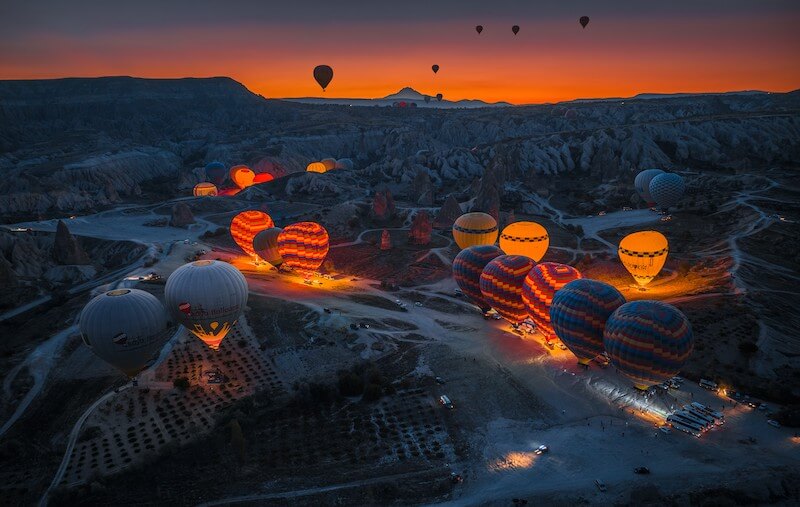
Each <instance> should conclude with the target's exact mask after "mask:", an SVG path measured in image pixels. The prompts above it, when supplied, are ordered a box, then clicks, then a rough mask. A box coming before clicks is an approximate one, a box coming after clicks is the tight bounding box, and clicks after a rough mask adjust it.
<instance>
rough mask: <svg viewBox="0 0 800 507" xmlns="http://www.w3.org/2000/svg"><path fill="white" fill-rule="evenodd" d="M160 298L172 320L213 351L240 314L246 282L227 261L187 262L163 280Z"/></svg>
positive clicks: (245, 294)
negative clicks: (164, 302)
mask: <svg viewBox="0 0 800 507" xmlns="http://www.w3.org/2000/svg"><path fill="white" fill-rule="evenodd" d="M251 248H252V247H251ZM164 299H165V300H166V303H167V310H168V311H169V313H170V315H172V317H173V318H174V319H175V320H176V321H178V322H180V323H181V324H182V325H183V326H185V327H186V329H188V330H189V331H191V332H192V333H193V334H194V335H195V336H197V337H198V338H199V339H200V340H202V341H203V343H205V344H206V345H208V346H209V347H210V348H212V349H213V350H217V349H218V348H219V345H220V343H221V342H222V340H223V339H224V338H225V336H226V335H227V334H228V332H229V331H230V330H231V328H232V327H233V326H234V325H235V324H236V321H237V320H238V318H239V316H240V315H241V314H242V312H243V311H244V307H245V305H246V304H247V280H245V278H244V276H243V275H242V274H241V273H240V272H239V270H238V269H236V268H235V267H233V266H231V265H230V264H228V263H227V262H222V261H212V260H201V261H195V262H190V263H189V264H184V265H183V266H181V267H179V268H178V269H176V270H175V271H174V272H173V273H172V274H171V275H170V276H169V278H167V284H166V286H165V288H164Z"/></svg>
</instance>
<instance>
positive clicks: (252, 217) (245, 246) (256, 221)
mask: <svg viewBox="0 0 800 507" xmlns="http://www.w3.org/2000/svg"><path fill="white" fill-rule="evenodd" d="M272 227H275V223H274V222H273V221H272V217H270V216H269V215H267V214H266V213H264V212H263V211H257V210H250V211H242V212H241V213H239V214H238V215H236V216H235V217H233V220H231V236H233V240H234V241H235V242H236V244H237V245H239V248H241V249H242V250H243V251H244V253H246V254H247V255H249V256H251V257H255V256H256V252H255V250H253V238H255V237H256V234H258V233H259V232H261V231H263V230H264V229H270V228H272Z"/></svg>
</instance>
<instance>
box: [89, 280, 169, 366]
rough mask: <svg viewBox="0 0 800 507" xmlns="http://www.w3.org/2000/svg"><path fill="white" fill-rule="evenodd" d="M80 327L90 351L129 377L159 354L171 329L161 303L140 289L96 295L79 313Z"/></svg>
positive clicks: (119, 290)
mask: <svg viewBox="0 0 800 507" xmlns="http://www.w3.org/2000/svg"><path fill="white" fill-rule="evenodd" d="M80 330H81V336H82V337H83V342H84V343H85V344H86V345H87V346H89V348H91V349H92V352H94V353H95V354H97V355H98V356H99V357H100V359H102V360H103V361H105V362H107V363H108V364H110V365H111V366H113V367H115V368H117V369H118V370H120V371H121V372H122V373H124V374H125V375H127V376H129V377H133V376H135V375H136V374H137V373H139V372H140V371H142V370H143V369H144V368H146V367H147V366H148V365H149V363H151V362H152V361H153V360H155V359H156V357H158V353H159V352H160V351H161V348H162V347H163V346H164V343H165V342H166V341H167V338H168V337H169V331H170V330H169V328H168V323H167V313H166V312H165V311H164V306H163V305H162V304H161V302H160V301H159V300H158V299H157V298H156V297H155V296H153V295H152V294H150V293H149V292H145V291H143V290H139V289H116V290H111V291H108V292H106V293H104V294H100V295H99V296H96V297H95V298H94V299H92V300H91V301H89V303H88V304H87V305H86V306H85V307H84V309H83V312H82V313H81V317H80Z"/></svg>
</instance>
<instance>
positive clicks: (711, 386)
mask: <svg viewBox="0 0 800 507" xmlns="http://www.w3.org/2000/svg"><path fill="white" fill-rule="evenodd" d="M698 384H700V387H702V388H703V389H708V390H709V391H716V390H717V388H718V387H719V386H717V383H716V382H711V381H710V380H706V379H704V378H701V379H700V382H698Z"/></svg>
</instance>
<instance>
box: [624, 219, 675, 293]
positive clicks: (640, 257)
mask: <svg viewBox="0 0 800 507" xmlns="http://www.w3.org/2000/svg"><path fill="white" fill-rule="evenodd" d="M668 253H669V245H668V244H667V238H665V237H664V235H663V234H661V233H660V232H657V231H640V232H634V233H632V234H628V235H627V236H625V237H624V238H622V241H620V242H619V259H620V260H621V261H622V265H623V266H625V269H627V270H628V272H629V273H630V274H631V275H633V279H634V280H636V283H638V284H639V285H640V286H641V287H644V286H645V285H647V284H648V283H650V282H651V281H652V280H653V278H655V277H656V276H657V275H658V273H660V272H661V268H663V267H664V263H665V262H666V261H667V254H668Z"/></svg>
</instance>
